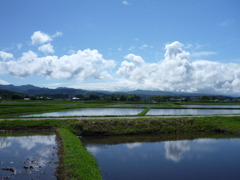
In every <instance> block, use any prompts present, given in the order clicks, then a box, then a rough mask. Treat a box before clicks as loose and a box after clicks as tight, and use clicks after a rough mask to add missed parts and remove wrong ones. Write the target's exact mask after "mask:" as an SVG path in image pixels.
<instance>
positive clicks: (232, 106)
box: [183, 104, 240, 108]
mask: <svg viewBox="0 0 240 180" xmlns="http://www.w3.org/2000/svg"><path fill="white" fill-rule="evenodd" d="M183 106H185V107H187V108H240V105H207V104H206V105H205V104H204V105H203V104H191V105H183Z"/></svg>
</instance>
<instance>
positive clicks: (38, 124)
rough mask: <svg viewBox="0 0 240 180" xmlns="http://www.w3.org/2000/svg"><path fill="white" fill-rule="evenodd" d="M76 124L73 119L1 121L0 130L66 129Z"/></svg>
mask: <svg viewBox="0 0 240 180" xmlns="http://www.w3.org/2000/svg"><path fill="white" fill-rule="evenodd" d="M74 122H76V120H74V119H69V120H58V119H44V120H31V119H29V120H2V121H0V130H25V131H28V130H41V129H54V128H57V127H68V126H70V125H71V124H73V123H74Z"/></svg>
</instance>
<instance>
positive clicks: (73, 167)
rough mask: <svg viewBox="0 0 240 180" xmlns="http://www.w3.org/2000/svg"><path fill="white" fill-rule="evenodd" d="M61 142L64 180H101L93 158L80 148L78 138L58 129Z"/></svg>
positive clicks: (67, 131) (65, 130)
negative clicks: (64, 172)
mask: <svg viewBox="0 0 240 180" xmlns="http://www.w3.org/2000/svg"><path fill="white" fill-rule="evenodd" d="M57 132H58V134H59V136H60V137H61V140H62V146H63V151H64V157H63V159H62V161H63V165H64V168H65V171H66V176H65V177H64V179H82V180H91V179H92V180H98V179H102V177H101V173H100V170H99V168H98V166H97V162H96V160H95V159H94V157H93V156H92V155H91V154H90V153H89V152H88V151H87V150H86V149H85V148H84V147H83V146H82V143H81V141H80V140H79V138H78V137H76V136H75V135H74V134H72V133H71V132H70V131H69V130H67V129H58V130H57Z"/></svg>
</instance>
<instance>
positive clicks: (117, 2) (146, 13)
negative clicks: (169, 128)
mask: <svg viewBox="0 0 240 180" xmlns="http://www.w3.org/2000/svg"><path fill="white" fill-rule="evenodd" d="M239 7H240V1H238V0H181V1H179V0H125V1H123V0H87V1H83V0H68V1H56V0H51V1H47V0H41V1H37V0H35V1H32V0H19V1H16V0H15V1H14V0H1V1H0V27H1V28H0V83H1V84H7V83H10V84H14V85H23V84H33V85H36V86H41V87H50V88H55V87H60V86H65V87H75V88H82V89H101V90H113V91H114V90H133V89H148V90H164V91H178V92H179V91H181V92H211V93H221V94H240V45H239V44H240V33H239V32H240V21H239V20H240V11H239Z"/></svg>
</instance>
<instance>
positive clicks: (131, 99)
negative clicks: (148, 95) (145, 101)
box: [127, 94, 141, 101]
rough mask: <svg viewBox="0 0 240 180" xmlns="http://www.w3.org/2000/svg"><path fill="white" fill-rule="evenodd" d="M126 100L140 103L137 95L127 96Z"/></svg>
mask: <svg viewBox="0 0 240 180" xmlns="http://www.w3.org/2000/svg"><path fill="white" fill-rule="evenodd" d="M127 100H128V101H140V100H141V98H140V96H139V95H136V94H129V95H128V97H127Z"/></svg>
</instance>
